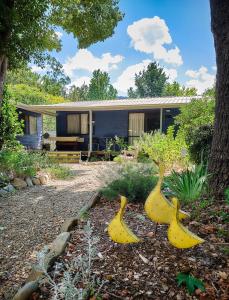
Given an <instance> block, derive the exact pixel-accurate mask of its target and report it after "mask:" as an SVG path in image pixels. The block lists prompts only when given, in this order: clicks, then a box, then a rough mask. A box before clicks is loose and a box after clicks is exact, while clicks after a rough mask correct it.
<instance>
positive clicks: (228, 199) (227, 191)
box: [225, 187, 229, 205]
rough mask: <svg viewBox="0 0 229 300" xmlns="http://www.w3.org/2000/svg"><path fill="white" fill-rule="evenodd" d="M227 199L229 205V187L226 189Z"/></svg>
mask: <svg viewBox="0 0 229 300" xmlns="http://www.w3.org/2000/svg"><path fill="white" fill-rule="evenodd" d="M225 200H226V203H227V205H229V187H228V188H227V189H226V190H225Z"/></svg>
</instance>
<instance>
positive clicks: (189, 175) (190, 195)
mask: <svg viewBox="0 0 229 300" xmlns="http://www.w3.org/2000/svg"><path fill="white" fill-rule="evenodd" d="M208 177H209V176H208V174H207V168H206V167H205V166H203V165H199V166H194V167H193V168H192V169H191V170H188V169H187V170H186V171H183V172H181V173H178V172H176V171H174V170H173V171H172V173H171V175H170V176H168V177H166V178H165V183H164V186H165V188H167V189H168V190H170V191H171V193H170V194H171V195H173V196H175V197H177V198H178V199H180V200H181V201H184V202H191V201H194V200H197V199H199V198H200V196H201V195H203V193H204V192H206V189H207V179H208Z"/></svg>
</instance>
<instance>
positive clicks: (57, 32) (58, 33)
mask: <svg viewBox="0 0 229 300" xmlns="http://www.w3.org/2000/svg"><path fill="white" fill-rule="evenodd" d="M55 34H56V35H57V37H58V39H59V40H60V39H61V38H62V36H63V33H62V32H60V31H55Z"/></svg>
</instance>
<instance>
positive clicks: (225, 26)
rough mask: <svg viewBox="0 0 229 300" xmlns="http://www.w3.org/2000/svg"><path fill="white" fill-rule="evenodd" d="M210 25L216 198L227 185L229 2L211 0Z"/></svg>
mask: <svg viewBox="0 0 229 300" xmlns="http://www.w3.org/2000/svg"><path fill="white" fill-rule="evenodd" d="M210 7H211V28H212V33H213V37H214V43H215V51H216V64H217V76H216V93H215V96H216V106H215V124H214V134H213V141H212V148H211V155H210V160H209V172H210V173H211V178H210V181H211V182H210V186H211V188H212V191H213V193H214V195H215V196H216V198H222V197H223V195H224V191H225V189H226V188H228V187H229V2H228V0H210Z"/></svg>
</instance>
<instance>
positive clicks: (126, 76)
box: [113, 59, 151, 95]
mask: <svg viewBox="0 0 229 300" xmlns="http://www.w3.org/2000/svg"><path fill="white" fill-rule="evenodd" d="M150 62H151V60H149V59H146V60H143V61H142V62H141V63H139V64H136V65H131V66H129V67H127V68H126V69H125V70H124V71H123V72H122V74H121V75H120V76H119V77H118V79H117V81H116V82H115V83H114V84H113V85H114V87H115V88H116V89H117V90H118V91H119V92H120V94H122V95H126V93H127V90H128V89H129V88H130V87H134V85H135V84H134V79H135V74H136V73H139V72H140V71H142V70H143V69H144V68H146V67H147V66H148V64H150Z"/></svg>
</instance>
